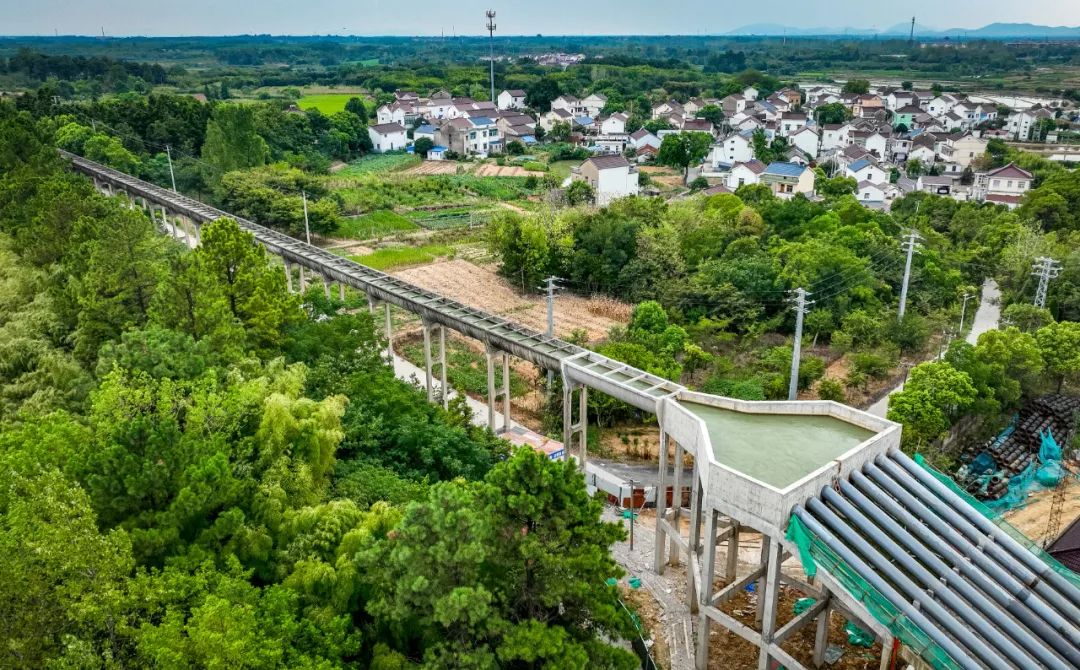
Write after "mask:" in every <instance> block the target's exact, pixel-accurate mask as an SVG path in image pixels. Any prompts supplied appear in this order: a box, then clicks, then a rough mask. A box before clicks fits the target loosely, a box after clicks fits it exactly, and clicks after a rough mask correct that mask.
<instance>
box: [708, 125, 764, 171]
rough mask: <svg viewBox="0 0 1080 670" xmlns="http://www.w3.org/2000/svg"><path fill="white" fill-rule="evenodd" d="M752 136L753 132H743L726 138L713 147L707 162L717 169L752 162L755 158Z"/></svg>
mask: <svg viewBox="0 0 1080 670" xmlns="http://www.w3.org/2000/svg"><path fill="white" fill-rule="evenodd" d="M752 136H753V134H752V133H751V132H749V131H743V132H741V133H738V134H735V135H730V136H728V137H726V138H725V139H723V140H721V141H720V142H717V143H716V144H714V145H712V148H711V149H710V150H709V156H708V158H707V159H706V160H708V162H709V163H711V164H712V165H713V166H714V167H716V168H719V167H720V166H730V165H735V164H736V163H745V162H746V161H749V160H752V159H753V158H754V144H753V142H752V141H751V139H750V138H751V137H752Z"/></svg>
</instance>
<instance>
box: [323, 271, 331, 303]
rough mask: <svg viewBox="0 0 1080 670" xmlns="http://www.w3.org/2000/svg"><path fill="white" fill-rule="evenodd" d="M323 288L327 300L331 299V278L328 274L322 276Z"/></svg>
mask: <svg viewBox="0 0 1080 670" xmlns="http://www.w3.org/2000/svg"><path fill="white" fill-rule="evenodd" d="M322 288H323V295H324V296H326V300H327V302H329V301H330V279H329V277H327V276H326V275H323V276H322Z"/></svg>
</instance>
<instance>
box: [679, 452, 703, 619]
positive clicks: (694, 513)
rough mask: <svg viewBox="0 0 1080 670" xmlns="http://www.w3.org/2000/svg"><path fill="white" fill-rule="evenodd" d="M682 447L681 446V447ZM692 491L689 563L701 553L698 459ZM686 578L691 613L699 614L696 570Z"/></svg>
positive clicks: (688, 538)
mask: <svg viewBox="0 0 1080 670" xmlns="http://www.w3.org/2000/svg"><path fill="white" fill-rule="evenodd" d="M680 448H681V447H680ZM675 453H678V452H675ZM690 487H691V491H692V493H691V494H690V534H689V536H688V537H687V538H686V541H687V549H688V550H689V551H688V552H687V563H688V564H689V560H690V556H699V555H701V552H700V548H701V501H702V498H703V497H704V496H703V493H704V492H703V491H702V490H701V483H700V482H699V481H698V478H697V461H695V462H694V475H693V479H692V480H691V482H690ZM686 579H687V586H688V589H687V590H688V591H689V592H690V613H691V614H697V611H698V599H697V589H696V587H695V586H694V584H695V582H696V580H697V576H696V575H695V574H694V571H693V570H692V569H690V568H689V567H688V568H687V570H686Z"/></svg>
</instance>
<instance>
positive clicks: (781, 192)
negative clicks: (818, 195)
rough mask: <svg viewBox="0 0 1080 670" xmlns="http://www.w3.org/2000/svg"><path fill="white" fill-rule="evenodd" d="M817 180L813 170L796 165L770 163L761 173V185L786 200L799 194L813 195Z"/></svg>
mask: <svg viewBox="0 0 1080 670" xmlns="http://www.w3.org/2000/svg"><path fill="white" fill-rule="evenodd" d="M815 179H816V176H815V175H814V171H813V170H811V169H810V168H808V167H806V166H804V165H796V164H794V163H770V164H769V165H768V167H766V168H765V171H764V172H762V173H761V183H762V184H765V185H766V186H768V187H769V188H770V189H771V190H772V192H773V193H774V194H775V195H776V196H777V197H779V198H784V199H789V198H793V197H795V195H796V194H798V193H802V194H803V195H806V196H810V195H813V193H814V183H815Z"/></svg>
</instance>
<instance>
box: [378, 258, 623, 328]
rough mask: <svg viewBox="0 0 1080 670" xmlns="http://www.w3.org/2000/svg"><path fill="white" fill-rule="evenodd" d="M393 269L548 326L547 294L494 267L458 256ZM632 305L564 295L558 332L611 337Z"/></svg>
mask: <svg viewBox="0 0 1080 670" xmlns="http://www.w3.org/2000/svg"><path fill="white" fill-rule="evenodd" d="M360 262H363V261H360ZM394 274H395V275H396V276H398V277H401V278H402V279H405V280H407V281H410V282H412V283H414V284H417V285H419V286H422V287H424V288H426V289H429V290H431V291H435V292H437V293H440V294H442V295H445V296H448V297H451V298H453V299H455V300H458V301H459V302H462V303H464V304H466V305H469V306H470V307H475V308H477V309H483V310H485V311H488V312H491V313H493V314H498V315H500V316H507V317H511V316H512V317H513V318H514V320H515V321H517V322H518V323H521V324H523V325H526V326H528V327H530V328H533V329H535V330H539V331H543V330H545V329H546V328H547V300H546V298H544V297H543V296H540V295H520V294H518V293H517V292H516V291H515V290H514V288H513V287H512V286H511V285H510V283H509V282H508V281H507V280H506V278H504V277H500V276H499V275H498V274H496V273H495V270H494V268H493V267H481V266H478V265H474V264H472V263H470V262H468V261H465V260H461V259H455V260H451V261H446V262H444V263H436V264H433V265H424V266H420V267H413V268H409V269H407V270H401V271H399V272H395V273H394ZM631 309H632V307H631V305H628V304H626V303H622V302H619V301H617V300H613V299H610V298H582V297H579V296H573V295H560V296H559V297H558V298H557V299H556V300H555V334H556V335H558V336H559V337H564V338H565V337H569V336H570V335H571V334H572V333H573V332H574V331H577V330H584V331H585V332H586V333H587V337H588V339H589V341H590V342H595V341H599V340H602V339H604V338H605V337H607V334H608V331H609V330H611V328H612V327H614V326H618V325H623V324H625V323H627V322H628V321H629V320H630V311H631Z"/></svg>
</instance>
